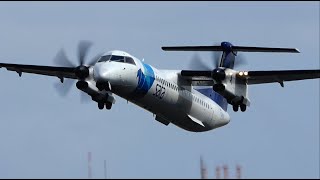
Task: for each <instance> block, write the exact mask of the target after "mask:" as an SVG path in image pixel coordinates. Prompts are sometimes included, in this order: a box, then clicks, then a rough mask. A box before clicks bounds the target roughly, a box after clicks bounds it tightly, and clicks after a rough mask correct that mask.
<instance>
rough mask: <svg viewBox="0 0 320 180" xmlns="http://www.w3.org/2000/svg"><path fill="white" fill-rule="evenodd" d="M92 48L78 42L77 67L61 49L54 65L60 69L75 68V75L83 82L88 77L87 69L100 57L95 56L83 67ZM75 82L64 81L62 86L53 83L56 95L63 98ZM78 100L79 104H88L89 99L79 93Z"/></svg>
mask: <svg viewBox="0 0 320 180" xmlns="http://www.w3.org/2000/svg"><path fill="white" fill-rule="evenodd" d="M91 46H92V43H91V42H90V41H80V42H79V44H78V59H77V60H78V63H77V64H78V65H75V64H74V63H73V62H72V61H70V60H69V59H68V57H67V56H66V53H65V51H64V49H61V50H60V51H59V52H58V53H57V55H56V56H55V58H54V60H53V61H54V63H55V64H56V65H58V66H62V67H72V68H75V74H76V76H77V77H78V79H79V80H83V79H85V78H87V77H88V76H89V67H90V66H92V65H94V64H95V62H96V61H97V60H98V58H99V57H100V56H101V54H98V55H96V56H95V57H94V58H92V59H91V60H90V61H89V63H87V65H85V64H86V63H85V61H86V60H85V59H86V56H87V54H88V51H89V49H90V47H91ZM75 82H76V80H74V79H65V80H64V81H63V84H61V83H55V85H54V87H55V89H56V91H57V92H58V94H59V95H60V96H62V97H65V96H66V95H67V94H68V93H69V92H70V90H71V87H72V86H73V85H74V84H75ZM80 99H81V102H88V101H90V100H91V99H90V98H89V96H88V95H87V94H86V93H84V92H81V91H80Z"/></svg>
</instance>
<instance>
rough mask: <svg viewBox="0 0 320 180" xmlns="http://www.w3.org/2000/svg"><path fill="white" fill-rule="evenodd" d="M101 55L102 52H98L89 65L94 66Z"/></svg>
mask: <svg viewBox="0 0 320 180" xmlns="http://www.w3.org/2000/svg"><path fill="white" fill-rule="evenodd" d="M101 56H102V53H99V54H97V55H96V56H95V57H93V58H92V59H91V60H90V61H89V63H88V65H89V66H93V65H94V64H95V63H96V62H97V61H98V60H99V58H100V57H101Z"/></svg>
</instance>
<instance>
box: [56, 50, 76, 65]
mask: <svg viewBox="0 0 320 180" xmlns="http://www.w3.org/2000/svg"><path fill="white" fill-rule="evenodd" d="M53 62H54V63H55V64H56V65H59V66H63V67H75V66H76V65H74V64H73V63H72V62H71V61H70V60H69V59H68V57H67V55H66V53H65V51H64V49H60V51H59V52H58V53H57V55H56V56H55V58H54V59H53Z"/></svg>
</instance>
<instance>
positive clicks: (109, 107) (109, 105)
mask: <svg viewBox="0 0 320 180" xmlns="http://www.w3.org/2000/svg"><path fill="white" fill-rule="evenodd" d="M111 107H112V103H109V102H107V103H106V109H108V110H110V109H111Z"/></svg>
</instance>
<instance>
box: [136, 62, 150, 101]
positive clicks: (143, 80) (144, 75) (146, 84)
mask: <svg viewBox="0 0 320 180" xmlns="http://www.w3.org/2000/svg"><path fill="white" fill-rule="evenodd" d="M142 66H143V67H142V68H143V70H142V69H139V70H138V72H137V78H138V85H137V88H136V89H135V91H134V92H135V93H136V95H137V96H138V97H143V96H145V95H146V94H147V93H148V91H149V90H150V89H151V87H152V85H153V82H154V79H155V78H154V71H153V69H152V67H151V66H149V65H148V64H144V63H142Z"/></svg>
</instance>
